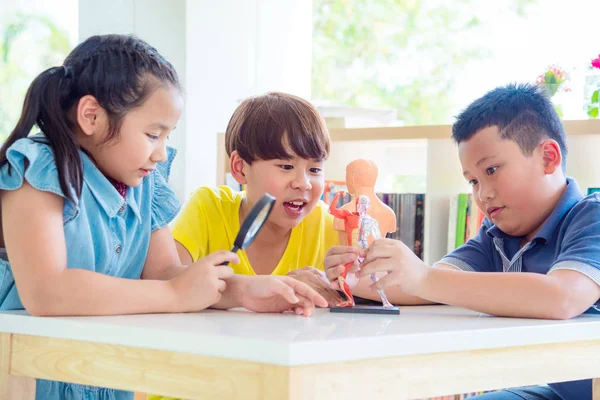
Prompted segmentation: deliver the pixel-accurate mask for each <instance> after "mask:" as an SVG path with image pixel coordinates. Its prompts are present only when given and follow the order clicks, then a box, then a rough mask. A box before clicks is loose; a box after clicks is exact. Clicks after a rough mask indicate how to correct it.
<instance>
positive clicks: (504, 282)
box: [360, 239, 600, 319]
mask: <svg viewBox="0 0 600 400" xmlns="http://www.w3.org/2000/svg"><path fill="white" fill-rule="evenodd" d="M380 271H385V272H388V275H387V276H385V277H383V278H381V279H380V280H379V282H378V283H377V284H376V285H375V287H383V288H386V290H387V288H388V287H394V286H396V287H399V288H400V290H402V291H404V292H406V293H408V294H411V295H413V296H418V297H421V298H425V299H428V300H431V301H434V302H437V303H444V304H451V305H456V306H460V307H466V308H470V309H473V310H476V311H480V312H484V313H487V314H492V315H499V316H507V317H528V318H549V319H568V318H572V317H575V316H577V315H579V314H581V313H583V312H584V311H585V310H587V309H588V308H589V307H590V306H592V305H593V304H594V303H595V302H596V301H597V300H598V298H600V286H599V285H598V284H597V283H595V282H594V281H593V280H592V279H590V278H589V277H587V276H586V275H584V274H582V273H579V272H575V271H568V270H558V271H554V272H552V273H550V274H547V275H544V274H535V273H510V272H505V273H494V272H486V273H480V272H463V271H453V270H449V269H443V268H432V267H429V266H427V265H425V264H424V263H423V262H422V261H421V260H420V259H419V258H418V257H417V256H416V255H415V254H414V253H413V252H412V251H411V250H410V249H409V248H408V247H406V246H405V245H404V244H403V243H402V242H400V241H396V240H391V239H381V240H378V241H375V242H374V243H373V244H372V245H371V247H370V248H369V253H368V254H367V257H366V259H365V264H364V266H363V268H362V269H361V271H360V274H361V276H368V275H369V274H372V273H374V272H380Z"/></svg>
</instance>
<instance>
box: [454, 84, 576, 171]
mask: <svg viewBox="0 0 600 400" xmlns="http://www.w3.org/2000/svg"><path fill="white" fill-rule="evenodd" d="M491 126H496V127H498V131H499V132H500V136H501V137H502V138H503V139H510V140H514V141H515V142H516V143H517V144H518V145H519V147H520V148H521V151H522V152H523V154H525V155H531V154H532V153H533V151H534V150H535V148H536V147H537V145H538V144H540V143H541V142H542V141H543V140H545V139H553V140H555V141H556V142H557V143H558V145H559V146H560V151H561V153H562V159H563V160H562V167H563V170H564V168H565V163H566V160H567V141H566V135H565V129H564V127H563V124H562V122H561V120H560V117H559V116H558V114H557V113H556V110H555V109H554V106H553V105H552V102H551V101H550V98H549V97H548V94H547V92H546V90H545V89H544V88H543V87H542V86H539V85H534V84H529V83H521V84H516V83H511V84H509V85H506V86H502V87H498V88H496V89H493V90H491V91H489V92H487V93H486V94H485V95H483V96H482V97H480V98H479V99H477V100H475V101H474V102H473V103H471V104H470V105H469V106H468V107H467V108H466V109H465V110H463V111H462V112H461V113H460V114H459V115H458V116H457V117H456V122H455V123H454V125H453V126H452V139H454V141H455V142H456V143H457V144H460V143H461V142H464V141H467V140H469V139H470V138H471V137H473V135H475V134H476V133H477V132H479V131H480V130H482V129H485V128H488V127H491Z"/></svg>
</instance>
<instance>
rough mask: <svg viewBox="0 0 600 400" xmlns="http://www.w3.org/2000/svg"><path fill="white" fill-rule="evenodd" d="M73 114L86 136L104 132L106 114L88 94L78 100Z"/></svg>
mask: <svg viewBox="0 0 600 400" xmlns="http://www.w3.org/2000/svg"><path fill="white" fill-rule="evenodd" d="M75 112H76V119H77V124H78V125H79V127H80V128H81V130H82V131H83V133H84V134H85V135H86V136H92V135H93V134H94V133H97V132H102V131H104V129H105V127H106V122H107V117H106V113H105V112H104V109H103V108H102V106H100V104H99V103H98V100H96V98H95V97H94V96H91V95H89V94H88V95H86V96H83V97H82V98H81V99H79V102H78V103H77V109H76V110H75Z"/></svg>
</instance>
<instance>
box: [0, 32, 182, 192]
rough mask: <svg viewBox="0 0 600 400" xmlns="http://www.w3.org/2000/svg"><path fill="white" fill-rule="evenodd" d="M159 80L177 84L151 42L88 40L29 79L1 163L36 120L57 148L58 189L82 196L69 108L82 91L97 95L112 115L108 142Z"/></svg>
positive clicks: (110, 38) (114, 37) (107, 38)
mask: <svg viewBox="0 0 600 400" xmlns="http://www.w3.org/2000/svg"><path fill="white" fill-rule="evenodd" d="M161 84H170V85H172V86H174V87H176V88H177V89H179V79H178V77H177V73H176V72H175V69H174V68H173V66H172V65H171V64H170V63H169V62H168V61H167V60H165V59H164V58H163V57H162V56H161V55H160V54H159V53H158V51H157V50H156V49H155V48H154V47H152V46H150V45H149V44H148V43H146V42H144V41H143V40H141V39H139V38H137V37H135V36H130V35H102V36H92V37H90V38H88V39H86V40H85V41H84V42H82V43H81V44H79V45H78V46H77V47H76V48H75V49H73V51H72V52H71V53H70V54H69V56H68V57H67V58H66V59H65V61H64V63H63V65H62V66H60V67H52V68H49V69H47V70H45V71H44V72H42V73H41V74H40V75H39V76H38V77H37V78H35V79H34V81H33V82H32V83H31V86H30V87H29V89H28V90H27V94H26V95H25V102H24V104H23V111H22V112H21V117H20V119H19V122H18V123H17V126H16V127H15V129H14V130H13V131H12V132H11V134H10V136H9V137H8V139H7V140H6V143H4V145H3V146H2V148H1V149H0V167H2V166H3V165H4V164H6V163H7V162H8V160H7V158H6V152H7V150H8V148H9V147H10V146H11V145H12V144H13V143H15V142H16V141H17V140H19V139H22V138H25V137H27V136H28V135H29V133H30V132H31V130H32V128H33V126H34V125H37V126H38V128H39V129H40V130H41V131H42V132H43V133H44V136H45V138H46V139H47V141H48V142H49V144H50V147H51V148H52V151H53V153H54V158H55V162H56V168H57V169H58V179H59V183H60V188H61V190H62V192H63V194H64V195H65V197H66V198H67V199H69V200H70V201H75V199H74V198H73V194H72V190H75V195H76V196H77V198H79V197H80V196H81V188H82V185H83V166H82V163H81V157H80V155H79V146H78V144H77V142H76V141H75V138H74V136H73V128H74V126H73V123H72V122H71V121H70V120H69V119H68V117H67V113H68V112H69V110H70V109H71V108H72V107H73V106H74V105H76V104H77V103H78V101H79V99H81V98H82V97H83V96H86V95H91V96H94V97H95V98H96V100H97V101H98V103H99V104H100V106H102V108H103V109H104V110H105V111H106V113H107V115H108V118H109V132H108V136H107V138H106V141H109V140H111V139H113V138H116V137H117V136H118V133H119V129H120V127H121V124H122V123H123V118H124V117H125V115H126V114H127V113H128V112H129V111H131V110H132V109H135V108H137V107H139V106H141V105H142V104H143V103H144V101H146V99H147V98H148V96H149V95H150V94H151V93H152V92H153V90H154V89H156V87H157V86H159V85H161Z"/></svg>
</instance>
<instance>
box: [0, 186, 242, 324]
mask: <svg viewBox="0 0 600 400" xmlns="http://www.w3.org/2000/svg"><path fill="white" fill-rule="evenodd" d="M0 193H1V201H2V207H1V208H2V222H3V232H4V239H5V244H6V248H7V250H8V252H9V257H10V263H11V268H12V271H13V274H14V277H15V282H16V285H17V289H18V291H19V296H20V298H21V301H22V302H23V305H24V306H25V308H26V309H27V311H28V312H29V313H31V314H33V315H112V314H132V313H149V312H183V311H192V310H200V309H203V308H206V307H208V306H210V305H211V304H213V303H215V302H217V301H219V299H220V290H219V289H221V290H224V288H223V287H222V285H224V282H223V279H227V278H228V277H230V276H231V275H232V271H231V269H230V268H227V267H218V265H219V264H220V263H221V262H223V261H230V262H233V261H236V260H237V257H236V256H235V255H234V254H232V253H227V252H223V253H217V254H216V255H214V256H213V257H212V258H209V257H206V258H205V259H204V261H203V265H201V266H199V267H198V268H189V269H190V270H191V271H189V272H188V274H183V275H182V276H181V278H185V279H177V280H171V281H157V280H132V279H122V278H115V277H112V276H108V275H103V274H100V273H96V272H91V271H87V270H84V269H76V268H67V244H66V243H65V236H64V228H63V199H62V198H61V197H59V196H57V195H55V194H53V193H50V192H42V191H39V190H36V189H34V188H33V187H31V186H30V185H29V184H28V183H26V182H24V183H23V186H22V187H21V188H20V189H18V190H14V191H5V192H0ZM25 216H26V217H25ZM161 235H162V234H161ZM172 243H173V242H172V240H171V245H172ZM211 256H212V255H211ZM170 257H172V255H170ZM194 285H196V286H194ZM198 285H200V286H198ZM203 290H204V292H203Z"/></svg>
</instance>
